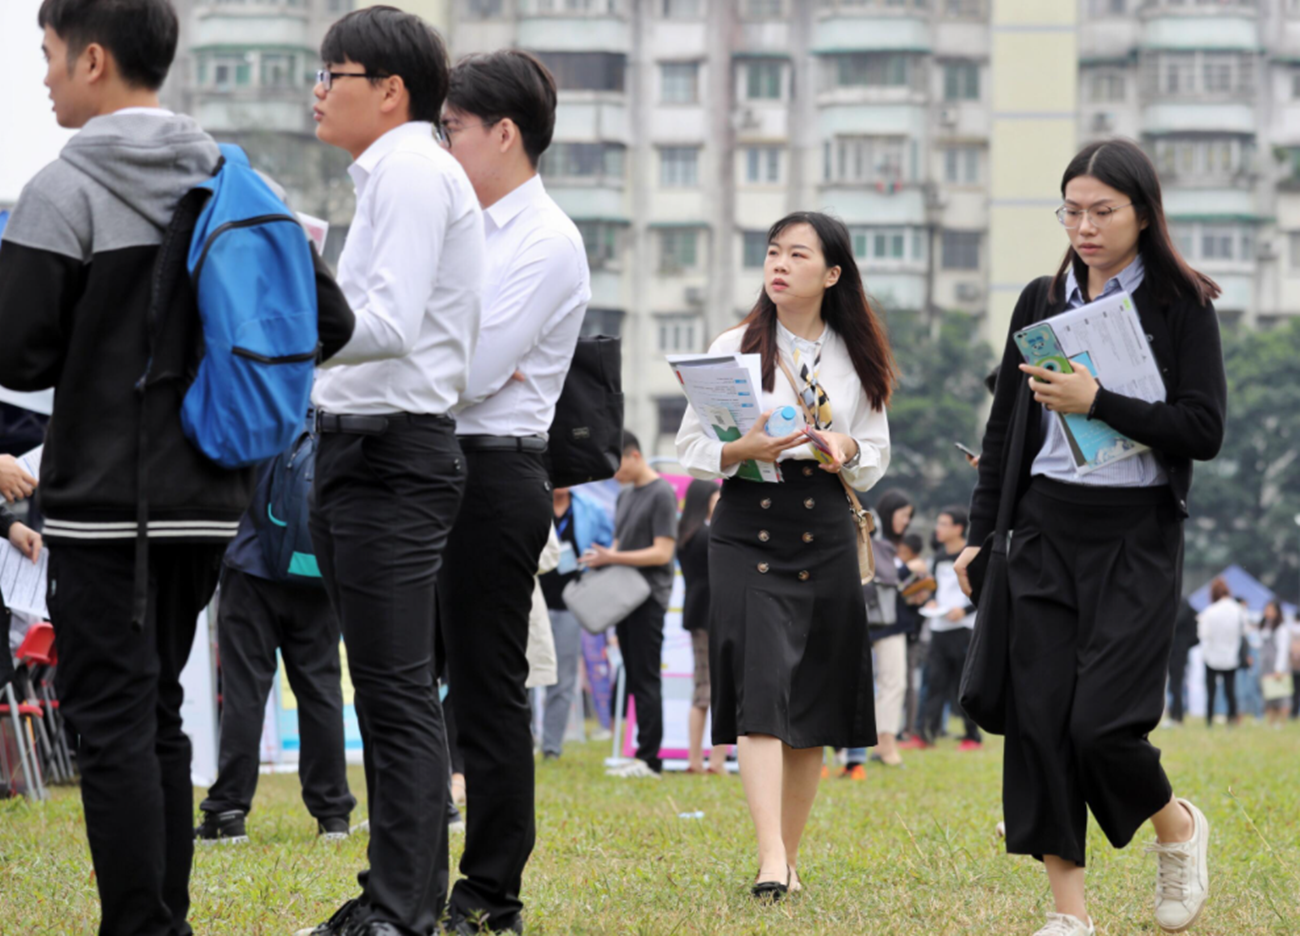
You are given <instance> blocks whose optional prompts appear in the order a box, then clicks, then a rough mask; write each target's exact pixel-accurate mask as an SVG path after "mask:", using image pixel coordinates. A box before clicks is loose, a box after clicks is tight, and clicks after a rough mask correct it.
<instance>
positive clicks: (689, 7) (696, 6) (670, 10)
mask: <svg viewBox="0 0 1300 936" xmlns="http://www.w3.org/2000/svg"><path fill="white" fill-rule="evenodd" d="M661 4H662V5H661V7H660V14H661V15H662V16H663V18H664V19H675V20H689V19H699V18H700V0H661Z"/></svg>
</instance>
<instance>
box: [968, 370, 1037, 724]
mask: <svg viewBox="0 0 1300 936" xmlns="http://www.w3.org/2000/svg"><path fill="white" fill-rule="evenodd" d="M1011 419H1012V423H1011V425H1012V428H1011V452H1010V455H1011V457H1010V458H1009V459H1008V460H1007V463H1006V464H1005V465H1004V466H1003V472H1002V497H1001V499H1000V500H999V502H998V525H997V529H995V530H994V531H993V532H992V533H990V534H989V535H988V537H987V538H986V539H985V540H984V544H983V546H982V547H981V548H980V552H979V555H978V556H976V557H975V561H974V562H972V563H971V564H970V566H969V567H968V568H967V569H966V574H967V576H969V578H970V583H971V601H972V602H973V603H974V604H975V605H976V606H977V607H978V608H979V613H978V615H976V617H975V630H974V632H973V633H972V634H971V640H970V648H969V649H968V650H967V651H966V663H965V665H964V666H963V667H962V672H961V690H960V695H959V698H960V701H961V707H962V708H963V709H964V710H965V712H966V714H967V715H969V716H970V717H971V718H972V719H974V721H975V724H977V725H979V726H980V727H981V728H983V729H984V730H985V731H987V732H988V733H989V734H996V735H1000V734H1006V730H1007V707H1008V706H1009V704H1010V701H1011V695H1010V692H1011V674H1010V672H1009V667H1010V656H1011V581H1010V577H1009V574H1008V570H1007V549H1008V547H1009V546H1010V541H1011V537H1010V531H1011V523H1012V520H1013V518H1014V516H1015V510H1016V487H1017V485H1018V483H1019V480H1020V463H1021V461H1022V460H1023V458H1024V454H1025V432H1026V429H1027V426H1026V424H1027V423H1028V422H1029V385H1028V382H1027V381H1021V384H1020V392H1019V393H1017V394H1016V407H1015V412H1014V415H1013V416H1012V418H1011Z"/></svg>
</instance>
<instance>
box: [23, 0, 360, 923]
mask: <svg viewBox="0 0 1300 936" xmlns="http://www.w3.org/2000/svg"><path fill="white" fill-rule="evenodd" d="M38 25H39V26H40V28H41V29H43V31H44V42H43V49H44V52H45V55H46V59H47V61H48V66H47V68H48V70H47V74H46V78H45V84H46V86H47V87H48V88H49V91H50V97H51V99H52V100H53V103H54V112H55V116H56V118H57V120H58V122H59V124H60V125H61V126H64V127H69V128H80V132H79V133H78V134H77V135H76V136H74V137H73V138H72V139H71V140H70V141H69V142H68V143H67V145H66V146H65V147H64V149H63V152H62V153H61V154H60V156H59V158H58V159H57V160H56V161H55V162H53V163H51V164H50V165H49V166H47V167H45V168H44V169H43V170H42V171H41V172H40V173H38V174H37V175H36V177H35V178H34V179H33V180H32V181H31V182H30V183H29V184H28V185H27V187H26V188H25V189H24V191H23V193H22V195H21V197H20V198H19V200H18V204H17V205H16V206H15V208H14V210H13V215H12V217H11V219H10V221H9V223H8V225H7V227H6V228H5V232H4V241H3V244H2V245H0V334H3V335H4V340H3V341H2V342H0V379H2V380H3V382H4V384H5V386H7V387H10V388H12V389H15V390H29V391H30V390H41V389H45V388H49V387H53V388H54V389H55V415H54V417H53V419H52V420H51V422H50V425H49V428H48V430H47V435H46V443H45V452H44V457H43V459H42V464H41V478H40V490H41V497H42V508H43V510H44V513H45V516H46V526H45V530H44V535H45V539H46V541H47V542H48V543H49V544H50V545H51V547H52V548H51V550H50V566H49V580H48V604H49V609H50V616H51V620H52V622H53V624H54V627H55V632H56V634H57V640H58V649H59V667H58V673H57V677H56V679H57V689H58V694H59V697H60V701H61V705H62V712H63V714H64V715H65V716H66V718H67V720H68V723H69V724H70V725H71V727H72V729H73V730H74V731H75V732H76V734H77V735H78V745H77V760H78V766H79V768H80V772H81V778H82V780H81V794H82V801H83V803H84V806H85V816H86V832H87V837H88V839H89V842H90V852H91V857H92V859H93V861H94V867H95V883H96V886H97V887H98V889H99V896H100V902H101V905H102V921H101V924H100V933H101V934H104V936H107V934H121V933H131V934H133V936H187V934H189V933H190V932H191V930H190V926H189V924H188V922H187V921H186V917H187V915H188V911H189V877H190V866H191V862H192V858H193V850H194V831H193V816H194V795H193V788H192V786H191V782H190V753H191V752H190V744H189V740H188V738H187V737H186V735H185V734H184V732H183V731H182V730H181V713H180V709H181V702H182V700H183V696H184V693H183V690H182V688H181V684H180V681H179V676H180V672H181V669H182V668H183V667H184V665H185V661H186V659H187V658H188V656H189V652H190V647H191V645H192V643H193V640H194V632H195V627H196V623H197V620H198V616H199V614H200V612H202V611H203V609H204V608H205V607H206V606H207V604H208V602H209V600H210V599H211V597H212V594H213V591H214V589H215V588H216V584H217V578H218V574H219V570H220V566H221V556H222V554H223V552H224V551H225V548H226V544H227V543H228V542H229V541H230V540H231V538H232V537H233V536H234V535H235V532H236V530H237V529H238V526H239V521H240V517H241V515H242V514H243V513H244V511H245V510H246V509H247V507H248V504H249V501H250V500H251V498H252V493H253V486H254V482H255V472H254V470H253V468H252V467H251V465H252V464H253V463H254V462H257V461H263V460H265V459H267V458H270V457H272V456H274V455H275V454H276V453H277V452H279V451H280V450H281V449H283V448H284V447H286V446H287V445H288V444H289V442H290V440H291V438H292V436H293V433H294V432H295V431H296V429H297V428H298V426H300V425H301V420H302V414H303V413H304V412H305V411H306V407H307V399H306V397H307V394H308V393H309V392H310V380H311V368H312V363H313V362H314V360H315V359H316V358H317V357H318V355H319V356H323V357H325V358H328V357H329V356H331V355H332V354H333V353H334V352H335V351H337V350H338V349H339V348H340V347H341V346H342V345H343V344H344V343H346V342H347V340H348V339H349V337H350V335H351V333H352V330H353V324H354V316H353V314H352V312H351V310H350V309H349V307H348V305H347V303H346V301H345V299H344V297H343V296H342V294H341V293H340V291H339V289H338V288H337V286H336V285H335V284H334V282H333V280H332V279H331V278H330V275H329V271H328V269H327V268H326V267H325V266H324V265H323V264H322V263H321V262H319V259H318V258H316V257H315V256H314V254H313V251H312V250H311V248H310V246H309V244H308V242H307V238H306V235H305V233H303V232H302V231H301V228H298V227H297V226H296V225H294V224H292V223H291V221H290V220H289V219H292V214H291V213H290V212H289V211H288V209H287V208H286V207H285V206H284V203H283V201H281V200H280V199H278V198H277V197H276V196H275V194H274V192H272V191H271V189H270V188H269V187H268V186H267V185H266V184H265V183H263V182H260V181H258V177H257V176H256V175H255V174H254V173H252V172H251V171H250V170H249V169H248V168H247V164H246V161H244V160H243V158H242V154H239V153H238V151H235V150H231V151H226V152H223V150H222V149H220V148H219V147H218V145H217V144H216V142H214V141H213V139H212V138H211V137H210V136H208V135H207V134H206V133H204V132H203V130H202V129H200V128H199V126H198V125H197V124H196V123H195V122H194V121H193V120H191V119H189V118H188V117H184V116H179V115H176V114H173V113H171V112H170V111H167V110H164V109H162V108H161V107H160V105H159V101H158V94H157V90H158V88H159V87H160V86H161V85H162V83H163V80H164V79H165V78H166V76H167V72H168V69H169V68H170V66H171V63H172V60H173V58H174V56H175V52H176V43H177V35H178V31H179V24H178V22H177V18H176V13H175V11H174V9H173V8H172V6H171V4H170V3H169V2H168V0H113V2H111V3H110V2H105V0H44V2H43V3H42V4H41V7H40V11H39V14H38ZM196 232H198V233H197V234H196ZM250 286H251V287H253V288H249V287H250ZM317 344H319V345H320V346H321V348H320V351H319V352H317V350H316V346H317ZM295 406H296V407H297V411H296V412H293V411H292V408H293V407H295Z"/></svg>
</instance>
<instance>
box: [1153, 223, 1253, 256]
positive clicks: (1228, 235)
mask: <svg viewBox="0 0 1300 936" xmlns="http://www.w3.org/2000/svg"><path fill="white" fill-rule="evenodd" d="M1170 233H1171V234H1172V235H1173V238H1174V244H1175V245H1176V246H1177V247H1178V251H1179V253H1181V254H1182V255H1183V256H1184V257H1185V258H1186V259H1188V260H1191V261H1194V262H1200V263H1250V262H1251V261H1253V260H1254V259H1255V231H1254V228H1252V227H1251V226H1250V225H1247V224H1232V223H1225V224H1187V223H1182V224H1173V225H1170Z"/></svg>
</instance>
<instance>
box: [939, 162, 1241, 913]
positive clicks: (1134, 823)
mask: <svg viewBox="0 0 1300 936" xmlns="http://www.w3.org/2000/svg"><path fill="white" fill-rule="evenodd" d="M1061 193H1062V196H1063V197H1064V202H1065V203H1064V205H1063V206H1062V207H1061V208H1060V209H1059V210H1058V212H1057V217H1058V219H1059V220H1060V222H1061V224H1062V226H1063V227H1064V228H1065V229H1066V233H1067V234H1068V236H1069V240H1070V248H1069V249H1068V251H1067V252H1066V256H1065V259H1064V261H1063V262H1062V264H1061V267H1060V269H1059V270H1058V271H1057V273H1056V275H1055V276H1054V277H1044V278H1042V279H1040V280H1037V281H1035V282H1034V283H1032V284H1030V285H1029V286H1028V287H1027V288H1026V289H1025V291H1024V293H1022V295H1021V297H1020V301H1019V302H1018V303H1017V305H1016V309H1015V313H1014V315H1013V316H1012V322H1011V329H1010V334H1009V335H1008V338H1007V344H1006V350H1005V353H1004V355H1003V359H1002V366H1001V370H1000V373H999V377H998V382H997V392H996V395H995V397H994V403H993V411H992V413H991V415H990V417H989V423H988V428H987V431H986V434H985V436H984V445H983V451H982V452H981V456H980V464H979V482H978V484H977V486H976V489H975V493H974V495H973V497H972V500H971V529H970V534H971V535H970V542H971V544H972V545H971V546H970V547H969V548H967V549H966V550H965V552H963V553H962V555H961V557H960V558H959V560H958V563H957V569H958V574H959V576H960V577H961V578H962V580H963V587H964V588H966V589H967V590H968V591H967V593H968V594H969V581H967V579H966V569H967V567H968V566H969V564H970V562H971V560H972V559H974V558H975V556H976V555H978V553H979V549H980V544H982V543H983V542H984V540H985V537H986V536H987V535H988V534H989V533H990V532H992V531H993V529H994V527H995V525H996V520H997V513H998V502H999V499H1000V497H1001V491H1002V479H1003V477H1004V475H1005V474H1006V473H1007V472H1012V473H1014V477H1015V478H1016V479H1017V482H1018V483H1017V486H1016V498H1017V506H1016V512H1015V523H1014V527H1013V529H1014V535H1013V536H1012V539H1011V548H1010V553H1009V557H1008V570H1009V576H1010V585H1011V607H1012V614H1011V621H1010V636H1011V650H1010V660H1009V664H1010V697H1011V699H1010V703H1009V708H1008V712H1007V726H1006V746H1005V753H1004V772H1003V803H1004V811H1005V815H1006V829H1007V835H1006V841H1007V851H1008V852H1011V853H1013V854H1029V855H1034V856H1035V857H1038V858H1040V859H1041V860H1042V861H1043V862H1044V864H1045V866H1046V870H1047V876H1048V879H1049V881H1050V883H1051V888H1052V894H1053V897H1054V899H1055V903H1056V908H1055V909H1056V912H1055V913H1050V914H1048V923H1047V925H1046V926H1045V927H1044V928H1043V929H1041V930H1039V936H1087V934H1091V933H1092V932H1093V931H1094V930H1093V925H1092V922H1091V919H1090V917H1089V916H1088V912H1087V909H1086V906H1085V901H1084V861H1085V854H1084V843H1085V838H1086V830H1087V815H1088V810H1089V809H1090V810H1091V811H1092V814H1093V816H1094V817H1096V819H1097V822H1098V823H1099V824H1100V825H1101V827H1102V830H1103V831H1104V832H1105V833H1106V836H1107V838H1108V839H1109V840H1110V842H1111V844H1112V845H1114V846H1115V847H1116V848H1123V847H1125V846H1126V845H1128V844H1129V842H1130V841H1131V840H1132V838H1133V836H1134V834H1135V833H1136V832H1137V831H1138V829H1139V828H1140V827H1141V826H1142V825H1143V824H1145V823H1146V822H1147V820H1150V821H1151V823H1152V825H1153V826H1154V828H1155V832H1156V842H1155V844H1153V845H1152V846H1151V847H1150V848H1149V849H1148V851H1151V852H1154V853H1155V854H1156V857H1157V874H1156V899H1155V918H1156V923H1157V924H1158V925H1159V926H1160V927H1161V928H1162V929H1164V930H1166V931H1168V932H1180V931H1182V930H1184V929H1186V928H1188V927H1189V926H1191V925H1192V923H1193V922H1194V921H1195V920H1196V918H1197V917H1198V915H1199V914H1200V912H1201V909H1202V906H1203V904H1204V901H1205V897H1206V893H1207V889H1208V885H1209V872H1208V867H1207V864H1208V860H1207V850H1208V842H1209V824H1208V823H1207V822H1206V819H1205V816H1204V815H1203V814H1202V813H1201V812H1200V810H1198V809H1197V808H1196V807H1195V806H1193V805H1192V804H1191V803H1189V802H1188V801H1187V800H1186V799H1180V798H1177V797H1175V796H1174V794H1173V788H1172V786H1171V784H1170V781H1169V779H1168V778H1167V777H1166V776H1165V772H1164V770H1163V769H1162V768H1161V766H1160V751H1159V750H1158V749H1157V748H1155V747H1154V746H1152V744H1151V743H1150V741H1149V740H1148V739H1147V735H1148V733H1149V732H1150V731H1152V730H1153V729H1154V728H1155V727H1156V726H1157V725H1158V724H1159V723H1160V719H1161V715H1162V714H1163V711H1164V702H1165V677H1166V674H1167V666H1168V662H1169V654H1170V649H1171V646H1172V642H1173V635H1174V616H1175V614H1176V613H1177V610H1178V602H1179V598H1180V596H1181V592H1182V562H1183V530H1182V521H1183V520H1184V519H1185V518H1186V517H1187V516H1188V514H1189V511H1188V491H1189V489H1190V488H1191V482H1192V461H1193V459H1197V460H1202V461H1204V460H1208V459H1211V458H1213V457H1214V456H1215V455H1216V454H1218V451H1219V448H1220V445H1221V444H1222V441H1223V432H1224V421H1225V418H1226V407H1227V389H1226V380H1225V377H1224V370H1223V356H1222V352H1221V349H1220V342H1219V323H1218V318H1217V317H1216V315H1215V312H1214V306H1213V305H1212V302H1211V300H1213V299H1214V298H1216V297H1217V296H1218V295H1219V289H1218V287H1217V286H1216V285H1215V284H1214V282H1213V281H1212V280H1210V279H1209V278H1208V277H1206V276H1204V275H1203V274H1201V273H1198V272H1197V271H1195V270H1193V269H1192V268H1191V267H1189V266H1188V264H1187V263H1186V261H1184V260H1183V258H1182V257H1181V256H1180V255H1179V254H1178V251H1177V250H1176V249H1175V247H1174V245H1173V243H1172V240H1171V238H1170V236H1169V229H1168V226H1167V224H1166V221H1165V216H1164V209H1163V205H1162V199H1161V193H1160V182H1159V180H1158V179H1157V177H1156V172H1155V167H1154V166H1153V165H1152V164H1151V161H1150V160H1149V159H1148V158H1147V156H1146V154H1145V153H1143V152H1142V150H1141V149H1140V148H1139V147H1138V146H1137V145H1136V144H1135V143H1132V142H1131V141H1128V140H1109V141H1103V142H1098V143H1093V144H1091V145H1089V146H1088V147H1086V148H1085V149H1084V150H1083V151H1082V152H1080V153H1079V154H1078V156H1076V157H1075V158H1074V160H1073V161H1072V162H1071V163H1070V165H1069V167H1068V168H1067V169H1066V171H1065V175H1064V178H1063V179H1062V183H1061ZM1121 290H1122V291H1127V292H1128V293H1129V294H1130V295H1131V297H1132V300H1133V304H1134V305H1135V307H1136V309H1137V313H1138V317H1139V319H1140V322H1141V327H1142V330H1143V331H1144V332H1145V333H1146V337H1147V341H1148V342H1149V343H1150V345H1151V349H1152V352H1153V355H1154V358H1155V361H1156V364H1157V366H1158V367H1159V369H1160V373H1161V375H1162V377H1163V382H1164V386H1163V387H1162V388H1160V391H1162V392H1157V391H1155V390H1154V389H1153V390H1152V391H1151V393H1150V396H1152V397H1156V398H1153V399H1138V398H1135V397H1126V396H1121V395H1120V394H1118V393H1115V392H1113V391H1111V390H1108V389H1106V388H1105V387H1103V386H1101V385H1100V384H1099V383H1098V382H1097V380H1096V379H1095V378H1094V377H1093V375H1091V374H1090V373H1088V371H1087V369H1086V368H1085V367H1082V366H1077V365H1076V367H1075V370H1074V372H1073V373H1070V374H1058V373H1053V372H1049V371H1047V370H1044V369H1039V368H1032V367H1029V366H1027V365H1024V364H1023V363H1022V359H1021V356H1020V353H1019V351H1018V350H1017V348H1016V345H1015V343H1014V341H1013V339H1012V336H1013V335H1014V334H1015V333H1016V332H1018V331H1020V330H1022V329H1024V328H1026V327H1027V326H1028V325H1030V324H1031V323H1034V322H1038V321H1041V320H1043V319H1046V318H1048V317H1050V316H1052V315H1056V314H1059V313H1060V312H1063V311H1065V310H1066V309H1069V308H1077V307H1079V306H1081V305H1083V304H1085V303H1087V302H1090V301H1092V300H1096V299H1100V298H1102V297H1103V296H1109V295H1112V294H1114V293H1117V292H1119V291H1121ZM1022 388H1023V390H1024V392H1028V393H1032V400H1031V401H1030V404H1031V405H1030V406H1029V422H1028V425H1027V427H1026V435H1025V438H1026V443H1025V456H1024V458H1023V460H1022V462H1021V464H1018V465H1011V464H1007V460H1008V451H1009V448H1010V437H1011V425H1010V423H1011V419H1012V414H1013V412H1014V411H1015V403H1016V397H1017V394H1018V393H1020V392H1021V391H1022ZM1071 413H1073V414H1079V415H1086V416H1087V417H1088V418H1090V419H1096V420H1100V421H1102V422H1104V423H1106V424H1107V425H1109V426H1110V427H1111V428H1113V429H1115V430H1118V431H1119V432H1122V433H1124V434H1125V435H1127V436H1129V437H1130V438H1132V439H1134V440H1136V441H1137V442H1140V443H1144V444H1145V445H1148V446H1150V451H1149V452H1145V453H1142V454H1139V455H1137V456H1135V457H1132V458H1129V459H1127V460H1124V461H1120V462H1117V463H1112V464H1110V465H1107V466H1105V467H1103V468H1102V469H1100V470H1098V471H1095V472H1093V473H1091V474H1088V475H1086V476H1079V475H1077V474H1076V473H1075V471H1074V464H1073V461H1072V458H1071V455H1070V450H1069V443H1068V440H1067V439H1066V438H1065V435H1064V433H1063V431H1062V428H1061V425H1062V421H1061V419H1060V418H1059V417H1058V415H1057V414H1071ZM976 626H977V627H978V626H979V625H978V624H977V625H976Z"/></svg>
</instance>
